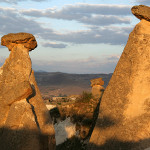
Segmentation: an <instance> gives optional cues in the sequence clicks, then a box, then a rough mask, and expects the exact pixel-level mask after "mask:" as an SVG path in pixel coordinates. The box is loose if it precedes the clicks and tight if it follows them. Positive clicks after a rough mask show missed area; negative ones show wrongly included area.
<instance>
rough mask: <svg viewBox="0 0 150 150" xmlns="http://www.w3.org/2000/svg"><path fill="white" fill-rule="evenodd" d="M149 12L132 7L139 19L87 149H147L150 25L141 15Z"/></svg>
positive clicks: (149, 101)
mask: <svg viewBox="0 0 150 150" xmlns="http://www.w3.org/2000/svg"><path fill="white" fill-rule="evenodd" d="M135 8H136V9H137V10H140V11H137V10H136V9H135ZM142 8H145V9H142ZM149 9H150V8H148V7H144V6H139V7H137V6H136V7H133V8H132V12H133V10H134V12H138V13H133V14H135V15H136V16H137V17H138V18H140V19H142V20H141V22H140V23H138V24H137V25H136V26H135V28H134V30H133V31H132V32H131V33H130V35H129V39H128V42H127V45H126V47H125V49H124V51H123V53H122V55H121V58H120V60H119V62H118V64H117V66H116V68H115V71H114V73H113V75H112V78H111V80H110V82H109V84H108V86H107V88H106V90H105V92H104V94H103V97H102V100H101V104H100V112H99V117H98V119H97V123H96V126H95V128H94V131H93V133H92V136H91V139H90V145H89V149H90V150H104V149H105V150H143V149H146V148H148V147H150V92H149V89H150V69H149V68H150V22H148V21H147V19H145V18H148V16H145V15H144V14H145V13H144V12H146V11H148V10H149ZM147 15H148V14H147ZM139 16H140V17H139ZM141 16H142V17H141Z"/></svg>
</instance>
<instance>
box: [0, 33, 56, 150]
mask: <svg viewBox="0 0 150 150" xmlns="http://www.w3.org/2000/svg"><path fill="white" fill-rule="evenodd" d="M1 44H2V45H3V46H7V47H8V49H9V50H10V55H9V58H7V59H6V61H5V63H4V65H3V66H2V67H1V68H0V149H2V150H54V149H55V132H54V128H53V126H52V122H51V118H50V114H49V112H48V110H47V108H46V106H45V104H44V102H43V100H42V97H41V94H40V92H39V89H38V86H37V84H36V81H35V78H34V72H33V70H32V65H31V60H30V57H29V51H31V50H33V49H34V48H36V46H37V42H36V40H35V38H34V36H33V35H32V34H28V33H16V34H12V33H11V34H8V35H5V36H3V37H2V39H1Z"/></svg>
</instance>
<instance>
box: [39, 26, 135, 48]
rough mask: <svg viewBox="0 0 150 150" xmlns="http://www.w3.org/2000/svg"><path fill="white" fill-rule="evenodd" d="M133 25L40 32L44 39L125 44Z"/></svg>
mask: <svg viewBox="0 0 150 150" xmlns="http://www.w3.org/2000/svg"><path fill="white" fill-rule="evenodd" d="M132 29H133V27H113V26H112V27H95V28H93V29H89V30H81V31H76V32H68V33H54V34H49V33H47V32H45V33H40V34H39V35H40V36H41V37H42V38H43V39H49V40H56V41H61V42H70V43H75V44H91V43H93V44H94V43H105V44H112V45H120V44H125V43H126V41H127V39H128V35H129V32H130V31H131V30H132Z"/></svg>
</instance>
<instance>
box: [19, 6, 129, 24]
mask: <svg viewBox="0 0 150 150" xmlns="http://www.w3.org/2000/svg"><path fill="white" fill-rule="evenodd" d="M130 9H131V7H130V6H126V5H104V4H76V5H66V6H64V7H63V8H62V9H60V10H57V9H54V8H47V9H46V10H37V9H30V10H22V12H21V13H22V14H23V15H26V16H32V17H48V18H55V19H63V20H75V21H77V22H80V23H83V24H94V25H110V24H122V23H125V24H129V23H131V20H130V18H129V17H123V16H127V15H131V11H130Z"/></svg>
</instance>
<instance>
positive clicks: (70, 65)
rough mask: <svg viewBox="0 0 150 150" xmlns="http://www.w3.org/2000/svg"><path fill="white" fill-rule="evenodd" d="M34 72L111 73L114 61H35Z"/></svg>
mask: <svg viewBox="0 0 150 150" xmlns="http://www.w3.org/2000/svg"><path fill="white" fill-rule="evenodd" d="M32 63H33V69H34V70H45V71H48V72H57V71H59V72H66V73H84V74H85V73H112V72H113V71H114V69H115V67H116V64H117V62H116V61H111V62H108V61H103V62H102V61H101V59H98V58H92V57H90V58H87V59H82V60H81V59H77V60H70V61H40V63H39V61H37V60H32Z"/></svg>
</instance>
